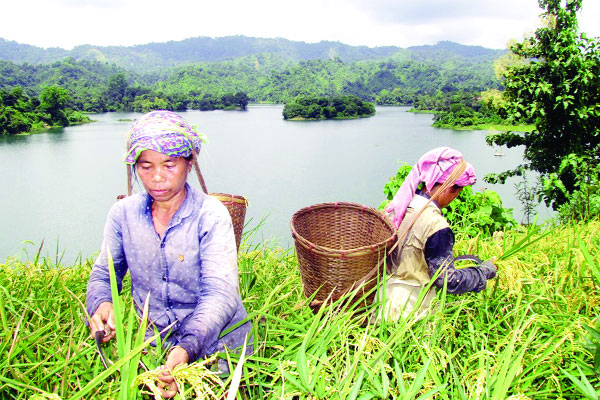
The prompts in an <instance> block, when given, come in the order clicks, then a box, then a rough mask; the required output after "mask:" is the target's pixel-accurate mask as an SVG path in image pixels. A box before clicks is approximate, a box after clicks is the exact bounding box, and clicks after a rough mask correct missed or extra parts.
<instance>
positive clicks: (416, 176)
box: [385, 147, 477, 228]
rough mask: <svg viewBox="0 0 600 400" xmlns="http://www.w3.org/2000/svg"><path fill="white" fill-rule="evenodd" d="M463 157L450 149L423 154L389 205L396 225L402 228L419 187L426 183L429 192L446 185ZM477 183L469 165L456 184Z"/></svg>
mask: <svg viewBox="0 0 600 400" xmlns="http://www.w3.org/2000/svg"><path fill="white" fill-rule="evenodd" d="M462 159H463V155H462V153H461V152H460V151H458V150H455V149H452V148H450V147H438V148H435V149H433V150H430V151H428V152H427V153H425V154H423V155H422V156H421V158H419V161H417V163H416V164H415V166H414V167H413V168H412V170H411V171H410V173H409V174H408V176H407V177H406V179H405V180H404V182H403V183H402V186H400V189H398V192H397V193H396V195H395V196H394V199H393V200H392V201H391V202H390V204H388V205H387V207H386V208H385V211H386V212H387V213H391V212H392V211H393V212H394V225H396V228H397V227H399V226H400V223H401V222H402V218H404V214H405V213H406V209H407V208H408V205H409V204H410V202H411V200H412V198H413V196H414V195H415V191H416V190H417V186H419V183H421V182H424V183H425V187H426V188H427V191H431V189H433V186H434V185H435V184H436V183H444V182H445V181H446V179H448V177H449V176H450V174H451V173H452V171H453V170H454V168H455V167H456V166H457V165H458V163H459V162H460V161H462ZM475 182H477V178H476V177H475V169H474V168H473V166H472V165H471V164H469V163H467V168H466V169H465V172H464V173H463V174H462V175H461V176H460V177H459V178H458V179H457V180H456V182H454V184H455V185H458V186H469V185H473V184H474V183H475Z"/></svg>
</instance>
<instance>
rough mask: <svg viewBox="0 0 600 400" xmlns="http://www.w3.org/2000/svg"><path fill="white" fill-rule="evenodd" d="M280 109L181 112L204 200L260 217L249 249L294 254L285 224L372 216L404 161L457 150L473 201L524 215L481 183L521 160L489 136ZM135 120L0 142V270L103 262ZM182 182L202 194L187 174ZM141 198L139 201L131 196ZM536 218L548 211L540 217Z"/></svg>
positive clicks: (398, 120) (402, 112)
mask: <svg viewBox="0 0 600 400" xmlns="http://www.w3.org/2000/svg"><path fill="white" fill-rule="evenodd" d="M282 108H283V106H281V105H250V106H249V107H248V111H246V112H237V111H210V112H201V111H187V112H183V113H180V114H181V115H183V116H184V118H185V119H186V120H187V121H188V122H189V123H190V124H193V125H197V127H198V130H199V131H200V132H203V133H205V134H206V135H208V138H209V143H208V144H206V145H204V146H203V148H202V151H201V154H200V167H201V169H202V172H203V175H204V179H205V181H206V184H207V187H208V190H209V191H211V192H224V193H232V194H239V195H244V196H246V197H247V198H248V200H249V201H250V205H249V207H248V210H247V216H246V221H247V222H248V221H249V220H250V223H249V226H250V227H253V226H256V225H257V223H258V222H259V221H260V220H262V219H263V218H265V217H266V219H265V220H264V222H263V223H262V224H261V226H260V228H259V229H258V230H257V231H256V234H255V236H254V239H253V241H254V242H261V241H267V240H268V241H273V242H274V243H277V244H280V245H282V246H284V247H289V246H292V245H293V240H292V239H291V234H290V225H289V224H290V219H291V217H292V215H293V213H294V212H296V211H297V210H298V209H300V208H302V207H305V206H308V205H311V204H316V203H322V202H330V201H352V202H357V203H361V204H365V205H368V206H373V207H377V206H378V205H379V204H380V203H381V201H383V200H384V195H383V186H384V185H385V183H386V182H387V181H388V179H389V177H390V176H392V175H395V173H396V170H397V169H398V167H399V166H400V165H401V163H402V162H407V163H409V164H411V165H412V164H414V163H415V162H416V160H417V159H418V158H419V156H420V155H421V154H423V153H424V152H426V151H427V150H430V149H431V148H434V147H438V146H451V147H455V148H457V149H459V150H460V151H462V153H463V154H464V156H465V158H466V159H467V160H468V161H469V162H471V163H472V164H473V165H474V166H475V170H476V171H477V176H478V178H479V182H478V183H477V184H476V185H475V187H474V189H475V190H481V189H483V188H489V189H494V190H496V191H498V192H499V193H500V195H501V196H502V198H503V200H504V204H505V206H506V207H512V208H514V209H515V210H514V211H515V216H516V218H517V220H520V218H521V216H522V211H521V205H520V202H519V201H518V200H517V199H516V196H515V189H514V184H515V183H516V182H518V181H517V180H516V179H515V180H512V181H509V183H507V184H506V185H489V184H487V183H485V182H483V179H482V178H483V176H484V175H485V174H487V173H490V172H501V171H503V170H506V169H509V168H511V167H514V166H516V165H518V164H519V163H520V162H521V157H522V151H521V150H519V149H506V148H503V149H502V151H503V153H504V156H502V157H495V156H494V153H495V151H496V149H494V148H491V147H489V146H487V145H486V143H485V134H486V132H485V131H453V130H448V129H438V128H433V127H431V122H432V115H431V114H414V113H410V112H407V110H408V108H405V107H377V114H376V115H375V116H374V117H371V118H365V119H358V120H344V121H302V122H299V121H285V120H283V118H282V115H281V111H282ZM139 115H141V114H138V113H104V114H93V115H91V118H92V119H94V120H96V121H97V122H94V123H91V124H86V125H81V126H73V127H67V128H64V129H53V130H50V131H48V132H44V133H40V134H35V135H29V136H13V137H0V160H1V161H0V163H1V165H2V168H1V169H2V174H1V175H0V187H2V188H3V195H2V196H0V210H2V211H1V213H2V225H1V227H0V263H1V262H3V260H5V259H6V258H7V257H9V256H15V257H18V258H20V259H24V260H25V259H33V258H34V257H35V254H36V253H37V250H38V248H39V246H40V243H41V242H42V240H44V250H43V254H46V255H50V256H52V257H54V256H55V255H56V254H62V253H63V252H64V258H63V263H65V264H69V263H72V262H73V261H74V260H75V258H76V257H77V256H78V255H82V256H83V257H84V258H87V257H90V256H92V255H93V254H94V253H95V252H97V251H98V249H99V248H100V245H101V241H102V231H103V227H104V221H105V218H106V214H107V212H108V209H109V208H110V206H111V205H112V203H113V202H114V201H115V198H116V196H117V195H118V194H124V193H125V192H126V175H125V166H124V164H123V162H122V157H123V154H124V152H125V140H126V134H127V131H128V129H129V127H130V126H131V123H132V121H133V120H134V119H135V118H137V117H138V116H139ZM188 181H189V182H190V183H191V184H192V185H194V186H196V187H199V185H198V183H197V179H196V177H195V175H194V174H192V175H190V177H189V178H188ZM136 190H138V191H139V190H141V189H140V186H139V185H138V186H136ZM539 212H540V214H541V217H542V218H547V217H548V216H550V211H549V210H547V209H546V208H543V209H542V210H540V211H539Z"/></svg>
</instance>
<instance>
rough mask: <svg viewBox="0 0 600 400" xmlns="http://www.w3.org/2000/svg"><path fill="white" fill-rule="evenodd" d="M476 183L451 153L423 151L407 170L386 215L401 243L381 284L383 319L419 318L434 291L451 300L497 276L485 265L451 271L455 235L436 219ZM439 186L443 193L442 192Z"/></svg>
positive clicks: (447, 149) (469, 169)
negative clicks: (445, 294) (451, 296)
mask: <svg viewBox="0 0 600 400" xmlns="http://www.w3.org/2000/svg"><path fill="white" fill-rule="evenodd" d="M449 179H450V180H451V181H449V182H446V181H447V180H449ZM476 180H477V179H476V177H475V170H474V169H473V166H472V165H471V164H469V163H468V162H465V161H464V160H463V156H462V154H461V153H460V152H459V151H457V150H455V149H452V148H450V147H438V148H435V149H433V150H430V151H428V152H427V153H425V154H424V155H423V156H421V158H420V159H419V161H418V162H417V163H416V164H415V166H414V167H413V168H412V170H411V172H410V173H409V174H408V176H407V177H406V179H405V181H404V183H403V184H402V186H401V187H400V189H399V190H398V192H397V193H396V195H395V196H394V199H393V200H392V202H391V203H390V204H389V205H388V206H387V207H386V210H385V211H386V212H387V213H388V214H389V215H390V217H391V218H392V220H393V221H394V224H395V225H396V228H398V234H399V235H400V236H401V241H400V244H399V245H398V248H397V250H396V251H395V252H394V254H393V255H392V257H391V260H390V261H391V264H392V265H391V268H390V269H391V271H392V275H391V276H390V277H389V278H388V279H387V281H386V287H385V306H384V308H383V317H384V318H386V319H389V320H397V319H398V318H400V317H405V318H406V317H408V316H409V315H410V314H411V312H413V310H414V314H413V315H414V316H415V317H416V318H421V317H422V316H424V315H425V314H426V313H427V310H428V309H429V305H430V303H431V301H432V299H433V298H434V297H435V288H439V289H441V288H443V287H444V286H445V287H446V290H447V292H448V293H451V294H460V293H466V292H479V291H481V290H483V289H484V288H485V286H486V282H487V280H488V279H492V278H494V277H495V276H496V267H495V266H494V264H492V263H491V262H490V261H486V262H483V263H480V265H476V266H473V267H468V268H461V269H456V268H454V264H453V260H454V256H453V252H452V248H453V246H454V233H453V232H452V230H451V229H450V226H449V225H448V222H447V221H446V219H445V218H444V216H443V215H442V213H441V209H442V208H444V207H446V206H447V205H448V204H450V203H451V202H452V201H453V200H454V199H456V198H457V197H458V195H459V194H460V192H461V191H462V189H463V188H464V187H465V186H469V185H473V184H474V183H475V182H476ZM452 181H453V182H452ZM444 183H446V185H444V186H447V187H442V185H443V184H444ZM440 190H441V191H440ZM438 192H439V193H438ZM432 198H433V200H431V199H432ZM411 225H412V226H411ZM407 230H408V233H407V234H406V235H404V233H405V232H406V231H407ZM440 269H441V271H440ZM436 274H437V275H436ZM434 276H437V278H436V280H435V282H434V283H433V286H432V288H431V290H429V291H428V292H427V293H424V294H423V298H422V300H420V299H419V297H420V295H421V292H422V291H423V290H424V288H426V287H427V286H428V285H429V283H430V281H431V278H432V277H434ZM419 301H420V306H419V305H418V303H419ZM417 306H418V307H419V308H418V309H417Z"/></svg>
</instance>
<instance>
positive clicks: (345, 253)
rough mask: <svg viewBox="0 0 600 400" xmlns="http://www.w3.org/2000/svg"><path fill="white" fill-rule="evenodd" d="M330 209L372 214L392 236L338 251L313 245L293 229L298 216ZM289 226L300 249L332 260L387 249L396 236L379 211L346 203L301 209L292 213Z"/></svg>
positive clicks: (318, 205)
mask: <svg viewBox="0 0 600 400" xmlns="http://www.w3.org/2000/svg"><path fill="white" fill-rule="evenodd" d="M331 207H334V208H340V207H345V208H355V209H356V208H358V209H360V211H364V212H368V213H370V214H373V215H375V216H377V217H379V219H380V220H381V221H382V222H383V223H384V224H385V225H386V226H387V227H388V228H390V232H392V234H391V235H390V236H389V237H388V238H387V239H386V240H383V241H381V242H379V243H375V244H372V245H367V246H361V247H355V248H353V249H347V250H339V249H333V248H331V247H326V246H321V245H318V244H314V243H312V242H310V241H309V240H308V239H306V238H304V237H303V236H302V235H300V234H299V233H298V232H297V231H296V229H295V228H294V222H295V221H296V219H297V218H298V217H299V216H300V215H302V214H305V213H307V212H311V211H314V210H319V209H323V208H331ZM290 225H291V229H292V237H293V238H294V240H295V241H296V243H298V244H300V245H302V247H304V248H305V249H307V250H309V251H311V252H313V253H315V254H318V255H323V256H328V257H334V258H351V257H360V256H363V255H365V254H370V253H373V252H374V251H375V250H376V249H379V248H380V247H387V245H388V243H389V242H393V241H394V240H395V239H396V236H397V232H396V228H395V226H394V224H393V222H392V220H391V219H390V218H389V217H388V216H387V215H385V214H384V213H382V212H381V211H379V210H377V209H375V208H373V207H369V206H365V205H363V204H360V203H354V202H346V201H336V202H328V203H318V204H314V205H311V206H307V207H303V208H301V209H300V210H298V211H296V212H295V213H294V215H293V216H292V220H291V222H290Z"/></svg>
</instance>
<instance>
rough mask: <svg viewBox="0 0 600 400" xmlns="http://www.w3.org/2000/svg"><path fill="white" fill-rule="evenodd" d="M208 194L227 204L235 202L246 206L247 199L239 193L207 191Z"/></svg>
mask: <svg viewBox="0 0 600 400" xmlns="http://www.w3.org/2000/svg"><path fill="white" fill-rule="evenodd" d="M209 195H210V196H213V197H215V198H217V199H219V201H221V203H229V204H233V203H236V204H242V205H245V206H248V199H246V197H244V196H241V195H237V194H228V193H209Z"/></svg>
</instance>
